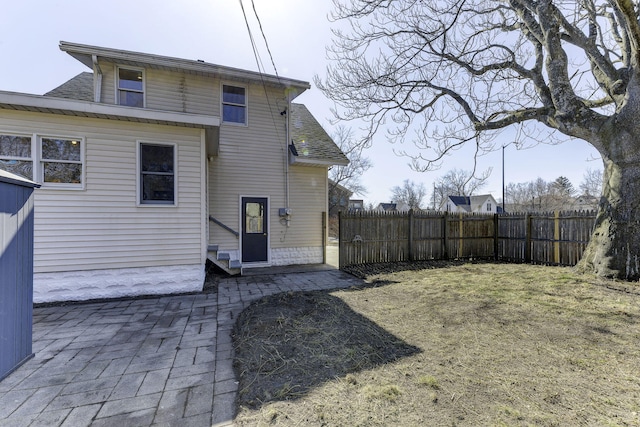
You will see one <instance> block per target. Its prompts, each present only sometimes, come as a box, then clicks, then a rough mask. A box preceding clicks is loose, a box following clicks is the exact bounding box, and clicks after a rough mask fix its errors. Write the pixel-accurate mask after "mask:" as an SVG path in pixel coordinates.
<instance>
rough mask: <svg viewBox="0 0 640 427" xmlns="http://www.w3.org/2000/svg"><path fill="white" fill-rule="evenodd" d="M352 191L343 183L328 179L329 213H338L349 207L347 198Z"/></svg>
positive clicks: (332, 214)
mask: <svg viewBox="0 0 640 427" xmlns="http://www.w3.org/2000/svg"><path fill="white" fill-rule="evenodd" d="M352 195H353V192H352V191H351V190H349V189H348V188H346V187H345V186H343V185H340V184H338V183H337V182H334V181H332V180H329V215H331V216H335V215H338V212H344V211H346V210H348V209H349V198H350V197H351V196H352Z"/></svg>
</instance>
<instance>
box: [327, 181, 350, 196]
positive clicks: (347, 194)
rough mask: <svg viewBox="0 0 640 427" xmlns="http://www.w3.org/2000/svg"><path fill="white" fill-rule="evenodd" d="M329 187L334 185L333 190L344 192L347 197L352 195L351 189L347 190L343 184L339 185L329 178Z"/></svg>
mask: <svg viewBox="0 0 640 427" xmlns="http://www.w3.org/2000/svg"><path fill="white" fill-rule="evenodd" d="M331 187H335V190H336V191H337V192H338V191H339V192H340V193H342V194H345V195H346V196H347V197H351V196H352V195H353V191H351V190H349V189H348V188H347V187H345V186H344V185H340V184H338V183H336V182H335V181H333V180H332V179H330V180H329V188H331Z"/></svg>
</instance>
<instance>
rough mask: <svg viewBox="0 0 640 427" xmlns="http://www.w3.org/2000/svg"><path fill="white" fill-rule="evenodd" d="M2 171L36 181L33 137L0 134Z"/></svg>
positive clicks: (0, 163) (0, 165)
mask: <svg viewBox="0 0 640 427" xmlns="http://www.w3.org/2000/svg"><path fill="white" fill-rule="evenodd" d="M0 169H3V170H5V171H7V172H11V173H13V174H16V175H19V176H21V177H23V178H27V179H29V180H32V181H33V180H34V178H33V156H32V155H31V136H20V135H7V134H0Z"/></svg>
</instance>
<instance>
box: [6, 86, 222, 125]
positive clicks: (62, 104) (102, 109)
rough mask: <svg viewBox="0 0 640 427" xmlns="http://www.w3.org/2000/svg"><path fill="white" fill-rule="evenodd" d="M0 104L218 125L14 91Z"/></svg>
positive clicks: (195, 117)
mask: <svg viewBox="0 0 640 427" xmlns="http://www.w3.org/2000/svg"><path fill="white" fill-rule="evenodd" d="M0 104H6V105H15V106H20V107H27V108H34V109H43V110H52V111H51V112H56V111H57V112H60V113H64V112H66V111H68V112H74V113H80V114H81V115H83V114H84V115H88V116H95V117H116V118H121V119H124V120H137V121H149V122H171V123H177V124H183V125H194V126H220V117H217V116H207V115H203V114H189V113H179V112H172V111H161V110H149V109H143V108H135V107H124V106H121V105H111V104H101V103H97V102H88V101H78V100H72V99H66V98H54V97H47V96H41V95H31V94H25V93H16V92H4V91H0Z"/></svg>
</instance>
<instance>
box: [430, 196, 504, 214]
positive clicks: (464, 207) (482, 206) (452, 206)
mask: <svg viewBox="0 0 640 427" xmlns="http://www.w3.org/2000/svg"><path fill="white" fill-rule="evenodd" d="M439 210H441V211H446V212H467V213H486V214H490V213H497V212H501V211H502V208H501V207H499V206H498V203H497V202H496V200H495V199H494V198H493V196H492V195H491V194H482V195H479V196H447V198H445V199H444V200H443V201H442V203H441V204H440V209H439Z"/></svg>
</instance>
